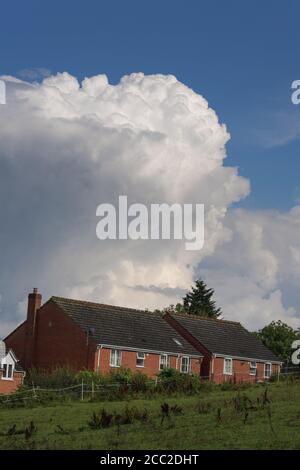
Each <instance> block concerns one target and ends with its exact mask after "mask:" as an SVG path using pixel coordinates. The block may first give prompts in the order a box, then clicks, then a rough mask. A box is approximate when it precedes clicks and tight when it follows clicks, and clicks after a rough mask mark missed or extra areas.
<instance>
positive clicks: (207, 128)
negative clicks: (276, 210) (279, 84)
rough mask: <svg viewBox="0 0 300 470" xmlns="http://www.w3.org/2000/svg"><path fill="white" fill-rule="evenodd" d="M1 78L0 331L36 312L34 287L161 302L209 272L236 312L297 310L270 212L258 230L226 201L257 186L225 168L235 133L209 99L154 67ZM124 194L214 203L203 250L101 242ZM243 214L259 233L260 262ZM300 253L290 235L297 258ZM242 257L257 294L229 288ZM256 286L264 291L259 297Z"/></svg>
mask: <svg viewBox="0 0 300 470" xmlns="http://www.w3.org/2000/svg"><path fill="white" fill-rule="evenodd" d="M2 79H5V81H6V89H7V104H6V105H5V106H2V107H1V113H0V140H1V148H0V198H1V207H0V216H1V221H2V224H1V225H2V228H1V232H0V247H1V252H0V253H1V255H0V261H1V266H2V270H1V273H0V292H1V293H2V302H1V311H0V319H1V325H2V327H0V336H1V334H2V335H4V334H5V332H6V331H8V330H9V329H10V328H11V327H12V326H13V325H15V324H16V323H17V322H18V321H19V320H20V319H21V318H22V317H24V314H25V312H24V305H25V303H24V299H25V298H26V293H27V291H28V289H30V288H31V287H32V286H33V285H37V286H38V287H39V288H40V289H41V291H42V292H43V294H44V296H45V297H47V296H50V295H52V294H56V295H68V296H72V297H78V298H82V299H87V300H95V301H101V302H107V303H114V304H121V305H129V306H136V307H142V308H146V307H147V308H155V307H163V306H166V305H168V304H169V303H171V302H176V301H178V300H179V299H180V297H181V296H182V294H183V293H184V292H185V290H186V289H187V288H189V286H190V285H191V284H192V282H193V278H194V275H195V273H197V272H200V273H202V272H203V275H205V276H206V277H207V279H211V280H212V281H213V282H214V287H215V288H216V291H217V292H218V290H219V300H220V303H221V304H222V305H224V315H225V316H227V317H238V316H239V315H240V317H239V318H240V319H241V321H243V319H244V321H245V322H246V323H247V322H249V317H250V316H252V318H257V317H258V311H260V309H266V311H267V312H268V311H269V309H270V308H269V306H270V305H271V306H274V309H277V313H276V314H275V315H274V317H276V315H277V314H278V311H279V310H278V309H279V307H280V308H281V313H282V317H285V316H287V315H290V316H293V315H294V311H293V310H291V308H290V309H288V308H284V307H283V296H282V291H281V287H282V288H283V286H281V285H279V282H283V281H282V279H280V275H279V274H278V272H279V270H280V269H281V266H280V263H279V261H278V257H277V251H276V250H277V249H278V250H279V251H280V248H278V246H274V247H268V248H265V246H264V240H262V239H261V238H260V237H262V235H260V233H261V231H264V228H260V226H261V225H262V223H263V222H262V221H263V220H265V219H264V214H263V215H260V218H259V220H258V221H257V227H256V228H255V227H254V226H253V225H251V223H252V222H251V220H252V217H254V218H255V217H256V214H250V215H249V214H247V213H246V212H245V213H243V215H241V214H240V213H236V212H232V211H231V210H228V209H229V208H230V206H231V204H232V203H233V202H238V201H239V200H241V199H242V198H243V197H245V196H246V195H247V194H248V193H249V182H248V181H247V180H246V179H245V178H242V177H241V176H239V175H238V173H237V169H236V168H230V167H225V166H224V158H225V157H226V150H225V145H226V142H227V141H228V139H229V134H228V132H227V130H226V127H225V126H224V125H222V124H220V123H219V121H218V118H217V115H216V113H215V112H214V111H213V110H212V109H211V108H209V106H208V103H207V101H206V100H205V99H204V98H203V97H202V96H200V95H198V94H197V93H195V92H194V91H193V90H191V89H189V88H188V87H186V86H185V85H183V84H182V83H180V82H178V81H177V80H176V78H175V77H174V76H164V75H151V76H145V75H144V74H142V73H139V74H132V75H129V76H125V77H123V78H122V79H121V81H120V83H118V84H117V85H111V84H109V82H108V80H107V77H106V76H105V75H98V76H95V77H91V78H86V79H85V80H83V82H82V83H79V82H78V80H77V79H76V78H75V77H73V76H71V75H69V74H68V73H62V74H58V75H55V76H49V77H47V78H45V79H44V80H43V82H42V83H27V82H24V81H21V80H18V79H15V78H13V77H8V76H6V77H2ZM119 195H126V196H128V201H129V203H134V202H138V203H142V204H146V205H149V204H150V203H162V202H166V203H168V204H173V203H193V204H195V203H203V204H205V208H206V215H205V245H204V249H203V250H201V251H199V252H194V251H192V252H188V251H186V250H185V249H184V241H183V242H180V241H172V240H171V241H167V240H162V241H147V240H138V241H130V240H126V241H124V240H122V241H113V240H110V241H108V240H107V241H101V242H100V241H99V240H98V239H97V238H96V233H95V228H96V223H97V218H96V215H95V212H96V208H97V206H98V205H99V204H101V203H105V202H107V203H112V204H115V205H117V204H118V197H119ZM243 217H244V219H246V220H247V222H244V221H243V220H240V219H243ZM287 217H290V218H291V219H294V218H295V219H297V217H298V215H295V214H294V215H291V214H289V215H288V216H287ZM267 218H268V217H267ZM298 218H299V217H298ZM244 223H248V224H250V225H251V230H253V234H254V237H253V238H251V237H250V238H251V240H249V243H250V248H249V256H248V257H247V256H246V254H245V251H244V246H245V245H246V244H247V240H246V238H247V236H248V235H249V233H248V232H247V230H246V231H245V232H246V233H244V232H243V230H242V228H241V227H243V224H244ZM291 223H292V222H291ZM287 230H288V228H287ZM291 230H292V228H291ZM235 236H236V237H237V239H238V242H237V243H234V242H233V241H232V240H233V238H234V237H235ZM245 237H246V238H245ZM278 243H279V244H280V242H279V241H278ZM238 246H241V252H240V253H239V252H238V249H237V247H238ZM229 248H230V249H232V250H233V251H234V250H235V251H234V259H233V260H232V266H229V265H230V263H229V261H228V260H227V261H226V260H224V262H223V261H222V257H224V256H225V255H226V254H227V255H228V256H230V253H229V252H228V253H226V250H227V249H228V250H229ZM222 250H223V251H222ZM247 250H248V248H247ZM257 250H258V251H259V253H260V257H259V259H258V260H257V264H256V263H255V259H253V257H254V258H255V256H257ZM297 250H299V247H297V245H293V244H292V245H291V247H290V253H294V257H296V256H297V253H298V254H299V251H297ZM224 251H225V254H224ZM255 253H256V254H255ZM239 256H241V257H242V258H243V259H244V262H245V264H244V265H243V269H244V270H245V273H246V274H245V279H246V280H247V283H248V282H253V283H254V285H255V286H258V285H259V284H260V283H262V287H261V290H258V291H256V292H255V293H253V292H252V291H251V292H250V291H249V302H248V303H247V298H244V297H241V298H240V299H239V300H238V299H237V298H236V296H237V294H236V292H233V294H232V297H231V295H230V292H227V290H226V288H225V289H222V285H224V286H225V281H226V282H228V283H229V284H228V286H229V287H230V288H233V286H234V285H235V282H237V285H239V283H238V281H240V270H241V266H240V264H239V263H238V260H237V258H238V257H239ZM214 263H215V268H214ZM242 264H243V263H242V261H241V265H242ZM202 265H203V271H202ZM266 266H268V268H266ZM248 268H249V271H247V269H248ZM265 268H266V272H265V271H264V269H265ZM222 270H223V271H224V276H223V274H222ZM287 271H288V269H287ZM247 272H248V275H247ZM221 274H222V275H221ZM247 276H248V278H247ZM222 279H223V281H222ZM230 279H232V286H231V285H230ZM249 279H250V280H249ZM222 282H223V284H222ZM247 283H246V284H247ZM246 284H245V285H246ZM246 290H247V288H246ZM223 291H224V292H223ZM240 292H242V290H240ZM246 294H247V293H246ZM250 294H251V295H254V294H255V295H256V297H255V302H253V303H251V298H252V297H251V295H250ZM231 298H232V301H231V300H230V299H231ZM242 300H244V304H243V302H242ZM263 302H265V303H263ZM255 305H256V307H255ZM236 308H242V309H243V311H242V312H240V313H239V312H237V311H236V310H235V309H236ZM253 309H254V311H253ZM271 310H272V308H271V309H270V311H271ZM271 317H272V315H271V314H269V313H268V314H267V315H266V319H267V320H269V318H271ZM250 323H251V321H250Z"/></svg>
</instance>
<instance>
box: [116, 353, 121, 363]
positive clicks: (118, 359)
mask: <svg viewBox="0 0 300 470" xmlns="http://www.w3.org/2000/svg"><path fill="white" fill-rule="evenodd" d="M116 353H117V360H116V366H118V367H120V365H121V351H119V350H117V351H116Z"/></svg>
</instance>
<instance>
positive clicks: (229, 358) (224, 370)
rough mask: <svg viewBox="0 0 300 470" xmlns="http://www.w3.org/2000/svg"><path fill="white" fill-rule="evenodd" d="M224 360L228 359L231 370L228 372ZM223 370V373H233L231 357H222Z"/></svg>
mask: <svg viewBox="0 0 300 470" xmlns="http://www.w3.org/2000/svg"><path fill="white" fill-rule="evenodd" d="M226 361H230V364H231V370H230V372H228V371H227V370H226ZM223 372H224V374H225V375H232V373H233V360H232V357H224V368H223Z"/></svg>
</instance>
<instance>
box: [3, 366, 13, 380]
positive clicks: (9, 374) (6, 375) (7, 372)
mask: <svg viewBox="0 0 300 470" xmlns="http://www.w3.org/2000/svg"><path fill="white" fill-rule="evenodd" d="M2 378H3V379H7V380H12V378H13V366H12V364H3V375H2Z"/></svg>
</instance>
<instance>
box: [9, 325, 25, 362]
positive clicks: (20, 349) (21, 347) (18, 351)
mask: <svg viewBox="0 0 300 470" xmlns="http://www.w3.org/2000/svg"><path fill="white" fill-rule="evenodd" d="M25 335H26V322H24V323H22V324H21V325H20V326H19V327H18V328H16V329H15V331H13V332H12V333H11V334H10V335H9V336H7V338H5V344H6V348H7V349H12V350H13V352H14V353H15V355H16V356H17V358H18V359H19V361H20V362H21V364H22V365H23V363H24V352H25Z"/></svg>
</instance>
